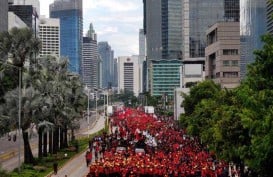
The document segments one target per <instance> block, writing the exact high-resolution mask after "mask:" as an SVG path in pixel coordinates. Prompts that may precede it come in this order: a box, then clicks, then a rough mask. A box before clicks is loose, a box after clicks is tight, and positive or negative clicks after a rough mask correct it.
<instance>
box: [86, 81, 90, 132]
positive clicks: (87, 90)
mask: <svg viewBox="0 0 273 177" xmlns="http://www.w3.org/2000/svg"><path fill="white" fill-rule="evenodd" d="M85 91H86V92H87V99H88V101H87V125H88V126H87V129H88V130H87V131H89V128H90V127H89V125H90V116H89V114H90V111H89V101H90V89H89V88H88V86H87V85H86V86H85ZM88 137H89V133H88Z"/></svg>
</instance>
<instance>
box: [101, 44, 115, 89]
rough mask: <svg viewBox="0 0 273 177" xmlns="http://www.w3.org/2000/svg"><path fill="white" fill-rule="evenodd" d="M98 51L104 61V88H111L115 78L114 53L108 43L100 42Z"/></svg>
mask: <svg viewBox="0 0 273 177" xmlns="http://www.w3.org/2000/svg"><path fill="white" fill-rule="evenodd" d="M98 49H99V55H100V57H101V60H102V87H103V88H109V87H111V86H112V84H113V77H114V76H113V75H114V73H113V72H114V51H113V50H112V49H111V46H110V45H109V44H108V42H99V43H98Z"/></svg>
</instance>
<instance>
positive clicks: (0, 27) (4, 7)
mask: <svg viewBox="0 0 273 177" xmlns="http://www.w3.org/2000/svg"><path fill="white" fill-rule="evenodd" d="M8 7H9V6H8V1H7V0H5V1H0V17H1V20H0V32H2V31H7V30H8Z"/></svg>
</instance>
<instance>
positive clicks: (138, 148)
mask: <svg viewBox="0 0 273 177" xmlns="http://www.w3.org/2000/svg"><path fill="white" fill-rule="evenodd" d="M175 125H176V124H175V123H174V121H173V120H172V119H171V118H169V117H155V116H154V115H150V114H146V113H144V112H143V111H141V110H137V109H131V108H123V109H122V110H118V111H116V112H115V113H114V114H113V116H112V117H111V118H110V133H109V134H106V133H104V134H103V135H102V136H97V137H94V138H93V139H92V140H90V142H89V148H90V150H89V151H88V152H87V154H88V153H89V154H91V159H92V152H93V153H94V156H95V157H94V160H93V162H92V163H91V165H90V166H89V164H90V162H91V160H90V159H88V158H87V157H88V155H86V159H87V160H86V162H87V166H89V173H88V175H87V177H93V176H95V177H97V176H112V177H115V176H118V177H127V176H128V177H130V176H132V177H133V176H147V177H149V176H153V177H154V176H159V177H161V176H162V177H163V176H164V177H165V176H170V177H180V176H181V177H228V165H227V164H226V163H225V162H222V161H217V159H216V157H215V155H214V154H213V153H209V152H208V151H207V150H206V149H204V148H203V147H202V145H201V144H200V143H199V141H198V140H197V139H196V138H193V137H190V136H188V135H187V134H186V132H185V131H183V130H181V129H178V128H177V127H175ZM89 157H90V156H89Z"/></svg>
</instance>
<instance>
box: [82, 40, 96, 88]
mask: <svg viewBox="0 0 273 177" xmlns="http://www.w3.org/2000/svg"><path fill="white" fill-rule="evenodd" d="M82 53H83V56H82V78H83V82H84V84H86V85H87V86H88V87H89V88H93V89H97V88H99V52H98V44H97V41H96V40H94V39H92V38H91V37H83V51H82Z"/></svg>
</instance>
